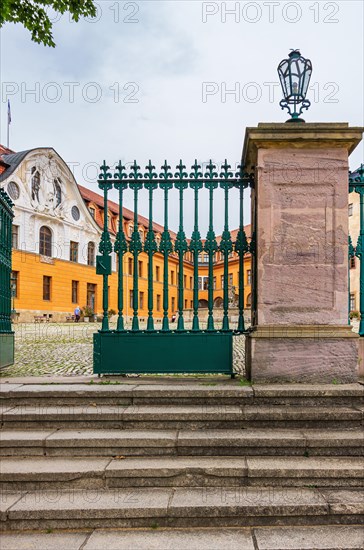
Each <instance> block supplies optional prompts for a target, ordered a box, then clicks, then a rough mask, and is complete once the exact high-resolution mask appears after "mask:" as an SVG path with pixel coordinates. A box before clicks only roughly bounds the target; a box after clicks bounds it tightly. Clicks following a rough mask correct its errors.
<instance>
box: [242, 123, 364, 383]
mask: <svg viewBox="0 0 364 550" xmlns="http://www.w3.org/2000/svg"><path fill="white" fill-rule="evenodd" d="M361 138H362V128H349V126H348V125H347V124H341V123H340V124H338V123H331V124H327V123H323V124H308V123H284V124H259V125H258V127H257V128H247V130H246V136H245V143H244V150H243V158H242V164H243V165H245V166H246V168H247V169H251V168H252V167H255V170H256V186H255V189H254V190H253V193H252V230H253V232H255V239H256V255H255V258H254V260H253V285H254V287H253V317H252V325H253V326H252V331H251V333H250V334H249V335H248V336H247V338H246V348H247V349H246V369H247V375H248V377H249V378H251V379H252V380H253V381H254V382H265V383H269V382H308V383H317V382H321V383H333V382H334V383H335V382H340V383H341V382H353V381H355V380H356V379H357V369H358V336H357V335H356V334H354V333H353V332H352V330H351V327H350V326H348V155H349V154H350V153H351V152H352V151H353V150H354V149H355V147H356V146H357V145H358V143H359V142H360V141H361Z"/></svg>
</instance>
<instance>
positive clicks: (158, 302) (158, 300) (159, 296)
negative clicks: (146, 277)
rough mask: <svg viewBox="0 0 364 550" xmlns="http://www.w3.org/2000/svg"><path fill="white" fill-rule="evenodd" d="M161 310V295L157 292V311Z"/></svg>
mask: <svg viewBox="0 0 364 550" xmlns="http://www.w3.org/2000/svg"><path fill="white" fill-rule="evenodd" d="M160 310H161V295H160V294H157V311H160Z"/></svg>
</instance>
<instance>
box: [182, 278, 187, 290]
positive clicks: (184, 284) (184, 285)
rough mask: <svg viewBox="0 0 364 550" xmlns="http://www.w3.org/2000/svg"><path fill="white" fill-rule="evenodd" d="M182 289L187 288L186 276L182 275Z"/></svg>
mask: <svg viewBox="0 0 364 550" xmlns="http://www.w3.org/2000/svg"><path fill="white" fill-rule="evenodd" d="M183 287H184V288H187V275H183Z"/></svg>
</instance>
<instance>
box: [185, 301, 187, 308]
mask: <svg viewBox="0 0 364 550" xmlns="http://www.w3.org/2000/svg"><path fill="white" fill-rule="evenodd" d="M185 309H187V300H185Z"/></svg>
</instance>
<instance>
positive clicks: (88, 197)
mask: <svg viewBox="0 0 364 550" xmlns="http://www.w3.org/2000/svg"><path fill="white" fill-rule="evenodd" d="M77 186H78V188H79V190H80V193H81V196H82V198H83V199H84V200H85V201H87V202H92V203H93V204H95V205H96V206H98V207H99V208H101V209H103V208H104V198H103V197H102V195H99V194H98V193H95V191H91V189H88V188H87V187H83V185H79V184H77ZM107 205H108V208H109V210H110V212H112V213H113V214H115V215H116V216H118V215H119V205H118V204H117V203H116V202H114V201H110V200H108V201H107ZM97 214H98V215H97ZM123 218H124V219H125V220H133V219H134V212H133V211H132V210H129V208H125V207H123ZM95 219H96V222H97V223H98V225H99V226H100V227H103V221H102V217H101V214H100V211H98V212H97V213H96V217H95ZM138 222H139V224H140V225H143V226H144V227H145V228H148V225H149V221H148V219H147V218H145V217H144V216H141V215H138ZM153 229H154V231H158V232H159V233H162V232H163V227H162V226H161V225H160V224H158V223H155V222H154V223H153ZM171 235H175V233H173V232H171Z"/></svg>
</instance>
